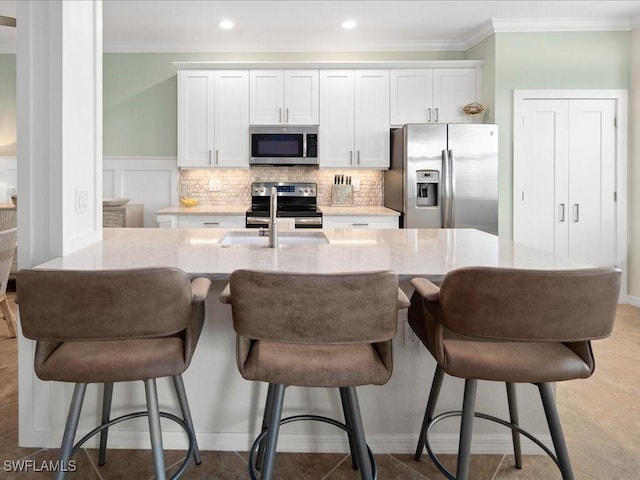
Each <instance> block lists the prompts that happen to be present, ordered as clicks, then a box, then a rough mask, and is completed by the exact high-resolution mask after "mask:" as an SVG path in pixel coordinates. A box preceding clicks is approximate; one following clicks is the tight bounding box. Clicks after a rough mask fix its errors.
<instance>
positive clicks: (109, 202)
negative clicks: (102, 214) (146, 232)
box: [102, 198, 129, 207]
mask: <svg viewBox="0 0 640 480" xmlns="http://www.w3.org/2000/svg"><path fill="white" fill-rule="evenodd" d="M128 201H129V199H128V198H105V199H103V200H102V206H103V207H121V206H122V205H125V204H126V203H127V202H128Z"/></svg>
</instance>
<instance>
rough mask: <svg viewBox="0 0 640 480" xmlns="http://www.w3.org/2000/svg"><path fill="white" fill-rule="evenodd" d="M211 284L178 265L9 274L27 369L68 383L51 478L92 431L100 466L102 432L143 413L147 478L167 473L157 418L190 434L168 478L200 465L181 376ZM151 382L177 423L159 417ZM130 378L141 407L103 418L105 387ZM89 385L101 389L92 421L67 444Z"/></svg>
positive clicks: (109, 390)
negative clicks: (173, 407)
mask: <svg viewBox="0 0 640 480" xmlns="http://www.w3.org/2000/svg"><path fill="white" fill-rule="evenodd" d="M210 284H211V282H210V280H208V279H206V278H196V279H194V280H193V281H192V280H190V278H189V275H188V274H187V273H185V272H183V271H182V270H179V269H177V268H160V267H159V268H140V269H124V270H101V271H77V270H76V271H69V270H65V271H60V270H44V269H25V270H20V271H19V272H18V274H17V279H16V285H17V298H18V303H19V317H20V324H21V327H22V333H23V334H24V336H25V337H27V338H31V339H34V340H36V341H37V343H36V350H35V362H34V368H35V373H36V374H37V376H38V377H39V378H40V379H42V380H52V381H58V382H71V383H74V384H75V388H74V391H73V397H72V401H71V406H70V408H69V415H68V417H67V422H66V426H65V430H64V435H63V439H62V446H61V448H60V456H59V459H60V461H61V466H62V467H63V468H61V470H60V471H58V473H57V478H59V479H60V478H64V470H65V467H66V466H67V465H68V462H69V460H70V459H71V457H72V455H73V454H74V453H75V452H76V451H77V449H78V448H80V446H82V444H83V443H84V442H85V441H86V440H88V439H89V438H90V437H91V436H93V435H94V434H96V433H98V432H100V450H99V464H100V465H102V464H104V462H105V458H106V457H105V455H106V443H107V433H108V429H109V427H110V426H112V425H114V424H116V423H119V422H120V421H123V420H127V419H130V418H135V417H139V416H147V417H148V422H149V431H150V437H151V447H152V457H153V463H154V470H155V478H156V479H164V478H165V476H166V473H165V465H164V456H163V448H162V432H161V427H160V417H164V418H168V419H170V420H173V421H175V422H177V423H178V424H179V425H181V426H182V427H183V428H184V429H185V431H186V432H187V436H188V437H189V453H188V454H187V455H186V457H185V459H184V461H183V463H182V465H181V467H180V468H179V469H178V472H177V473H176V475H175V476H174V477H173V478H177V477H178V476H180V475H181V474H182V473H183V472H184V470H185V469H186V467H187V465H188V462H189V459H190V458H191V457H193V459H194V461H195V462H196V463H197V464H198V463H200V455H199V452H198V446H197V443H196V439H195V433H194V428H193V422H192V420H191V414H190V412H189V404H188V402H187V397H186V393H185V389H184V384H183V381H182V373H183V372H184V371H185V370H186V368H187V367H188V366H189V363H190V362H191V357H192V355H193V353H194V350H195V348H196V344H197V342H198V338H199V336H200V332H201V330H202V326H203V321H204V300H205V298H206V296H207V293H208V291H209V286H210ZM160 377H171V379H172V380H173V384H174V388H175V390H176V394H177V397H178V403H179V405H180V409H181V413H182V417H178V416H176V415H173V414H170V413H168V412H160V411H159V406H158V397H157V391H156V380H155V379H156V378H160ZM137 380H142V381H143V382H144V386H145V393H146V403H147V411H146V412H137V413H132V414H129V415H123V416H121V417H118V418H115V419H112V420H111V419H110V418H109V417H110V410H111V399H112V394H113V384H114V383H116V382H130V381H137ZM89 383H101V384H104V390H103V404H102V419H101V424H100V425H99V426H98V427H97V428H95V429H94V430H92V431H91V432H89V433H88V434H87V435H86V436H85V437H83V438H82V439H81V440H80V441H78V442H77V443H76V444H75V445H74V438H75V435H76V429H77V426H78V420H79V417H80V412H81V408H82V403H83V399H84V395H85V391H86V388H87V384H89ZM123 468H126V465H124V466H123ZM123 476H124V477H127V476H128V475H127V474H126V472H123Z"/></svg>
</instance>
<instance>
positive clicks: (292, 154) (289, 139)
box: [249, 125, 318, 165]
mask: <svg viewBox="0 0 640 480" xmlns="http://www.w3.org/2000/svg"><path fill="white" fill-rule="evenodd" d="M249 135H250V137H251V140H250V142H251V144H250V148H251V156H250V158H249V164H250V165H318V126H317V125H311V126H299V125H298V126H295V125H256V126H252V127H250V128H249Z"/></svg>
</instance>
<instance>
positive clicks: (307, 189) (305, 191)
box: [304, 187, 309, 195]
mask: <svg viewBox="0 0 640 480" xmlns="http://www.w3.org/2000/svg"><path fill="white" fill-rule="evenodd" d="M304 194H305V195H309V187H307V188H305V189H304Z"/></svg>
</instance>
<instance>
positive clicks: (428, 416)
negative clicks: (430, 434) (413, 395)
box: [414, 365, 444, 462]
mask: <svg viewBox="0 0 640 480" xmlns="http://www.w3.org/2000/svg"><path fill="white" fill-rule="evenodd" d="M443 380H444V370H442V368H441V367H440V365H438V366H437V367H436V371H435V373H434V374H433V382H432V383H431V391H430V392H429V400H428V401H427V408H426V409H425V412H424V419H423V420H422V428H421V429H420V436H419V437H418V446H417V447H416V454H415V457H414V458H415V459H416V461H418V462H419V461H420V458H421V457H422V452H423V450H424V440H425V435H426V433H427V428H428V427H429V424H430V423H431V420H433V412H434V411H435V409H436V403H437V402H438V396H439V395H440V389H441V388H442V381H443Z"/></svg>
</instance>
